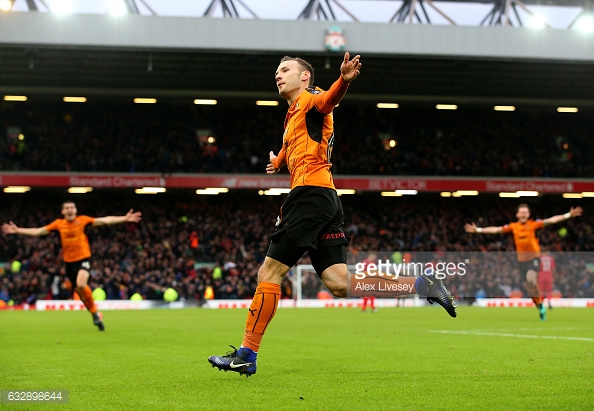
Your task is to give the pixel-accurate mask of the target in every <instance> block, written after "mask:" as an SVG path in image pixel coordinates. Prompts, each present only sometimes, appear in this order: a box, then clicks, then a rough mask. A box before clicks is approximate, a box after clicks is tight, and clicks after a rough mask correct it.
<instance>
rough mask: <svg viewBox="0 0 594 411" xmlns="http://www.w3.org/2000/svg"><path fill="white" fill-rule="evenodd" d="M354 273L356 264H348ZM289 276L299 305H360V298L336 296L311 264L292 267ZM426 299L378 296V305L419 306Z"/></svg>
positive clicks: (412, 296) (415, 296)
mask: <svg viewBox="0 0 594 411" xmlns="http://www.w3.org/2000/svg"><path fill="white" fill-rule="evenodd" d="M347 267H348V269H349V271H350V272H351V273H352V272H354V270H355V266H354V265H349V266H347ZM289 278H290V279H291V282H292V286H293V299H294V300H295V305H296V306H297V307H314V306H320V307H326V306H359V305H360V304H361V302H362V299H360V298H352V299H344V298H336V297H334V296H333V295H332V293H331V292H330V291H329V290H328V289H327V288H326V286H325V285H324V283H323V282H322V280H321V279H320V277H319V276H318V274H317V273H316V271H315V270H314V268H313V266H312V265H311V264H300V265H297V266H295V267H293V268H292V269H291V272H290V275H289ZM423 305H425V300H422V299H420V298H419V296H418V295H416V294H414V295H410V296H400V297H398V298H377V299H376V306H378V307H419V306H423Z"/></svg>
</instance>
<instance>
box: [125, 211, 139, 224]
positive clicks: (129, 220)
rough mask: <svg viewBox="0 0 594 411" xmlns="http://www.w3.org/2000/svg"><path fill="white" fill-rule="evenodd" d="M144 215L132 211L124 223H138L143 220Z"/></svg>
mask: <svg viewBox="0 0 594 411" xmlns="http://www.w3.org/2000/svg"><path fill="white" fill-rule="evenodd" d="M141 217H142V213H141V212H140V211H136V212H134V210H132V209H130V211H128V213H127V214H126V216H125V217H124V221H126V222H127V223H137V222H139V221H140V220H141Z"/></svg>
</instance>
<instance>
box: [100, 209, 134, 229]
mask: <svg viewBox="0 0 594 411" xmlns="http://www.w3.org/2000/svg"><path fill="white" fill-rule="evenodd" d="M141 216H142V213H141V212H140V211H136V212H134V210H132V209H130V211H128V213H127V214H126V215H122V216H107V217H99V218H96V219H95V221H93V226H100V225H109V224H120V223H137V222H139V221H140V220H141Z"/></svg>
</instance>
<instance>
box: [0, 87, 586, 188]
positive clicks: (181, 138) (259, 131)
mask: <svg viewBox="0 0 594 411" xmlns="http://www.w3.org/2000/svg"><path fill="white" fill-rule="evenodd" d="M285 112H286V106H285V105H284V104H280V105H279V106H277V107H258V106H256V105H254V104H253V102H251V101H250V102H247V101H246V102H241V101H237V102H236V103H235V104H233V105H229V104H219V105H216V106H195V105H191V106H188V105H175V104H166V103H158V104H155V105H133V104H130V103H111V104H107V103H93V104H82V105H72V104H33V103H28V102H26V103H6V102H3V103H0V121H1V123H0V127H2V129H0V171H21V170H22V171H62V172H71V171H72V172H74V171H81V172H89V171H90V172H94V171H102V172H103V171H105V172H131V173H135V172H156V173H162V174H169V173H213V172H216V173H261V172H262V171H263V169H264V168H265V165H266V163H267V162H268V152H269V151H270V150H274V151H275V152H276V151H278V150H279V149H280V147H281V141H282V133H283V118H284V115H285ZM334 117H335V122H336V133H335V135H336V139H335V146H334V151H333V156H332V162H333V171H334V172H335V173H336V174H343V175H346V174H363V175H370V174H373V175H395V174H397V175H464V176H471V175H472V176H530V177H594V169H593V166H592V162H591V161H590V158H589V153H591V152H592V151H593V149H594V147H593V145H594V142H593V141H594V139H592V138H591V133H592V130H593V129H594V124H593V120H592V117H591V116H588V115H587V114H582V113H577V114H560V113H554V112H552V113H546V114H545V113H544V112H542V111H541V112H539V111H533V112H520V111H518V112H511V113H510V112H494V111H493V110H492V109H491V108H489V109H486V108H485V109H478V108H475V109H460V110H457V111H440V110H435V109H434V108H432V109H427V108H422V107H417V108H414V107H412V108H411V107H409V108H400V109H397V110H385V109H384V110H381V109H377V108H376V107H375V106H372V105H370V104H366V103H363V102H350V101H349V100H348V99H346V100H345V101H344V102H343V103H342V104H341V105H340V107H338V108H337V109H336V110H335V113H334ZM5 132H6V138H5V136H4V133H5ZM19 134H22V135H23V136H24V139H23V140H19V138H18V135H19ZM209 137H212V139H210V140H209ZM209 141H210V142H209ZM390 141H393V143H392V145H393V147H391V146H390Z"/></svg>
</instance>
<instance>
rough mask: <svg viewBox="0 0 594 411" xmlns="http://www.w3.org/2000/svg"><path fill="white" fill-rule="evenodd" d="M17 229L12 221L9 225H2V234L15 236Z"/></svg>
mask: <svg viewBox="0 0 594 411" xmlns="http://www.w3.org/2000/svg"><path fill="white" fill-rule="evenodd" d="M18 230H19V228H18V227H17V225H16V224H15V223H13V222H12V221H11V222H10V223H5V224H2V232H3V233H4V234H17V233H18Z"/></svg>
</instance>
